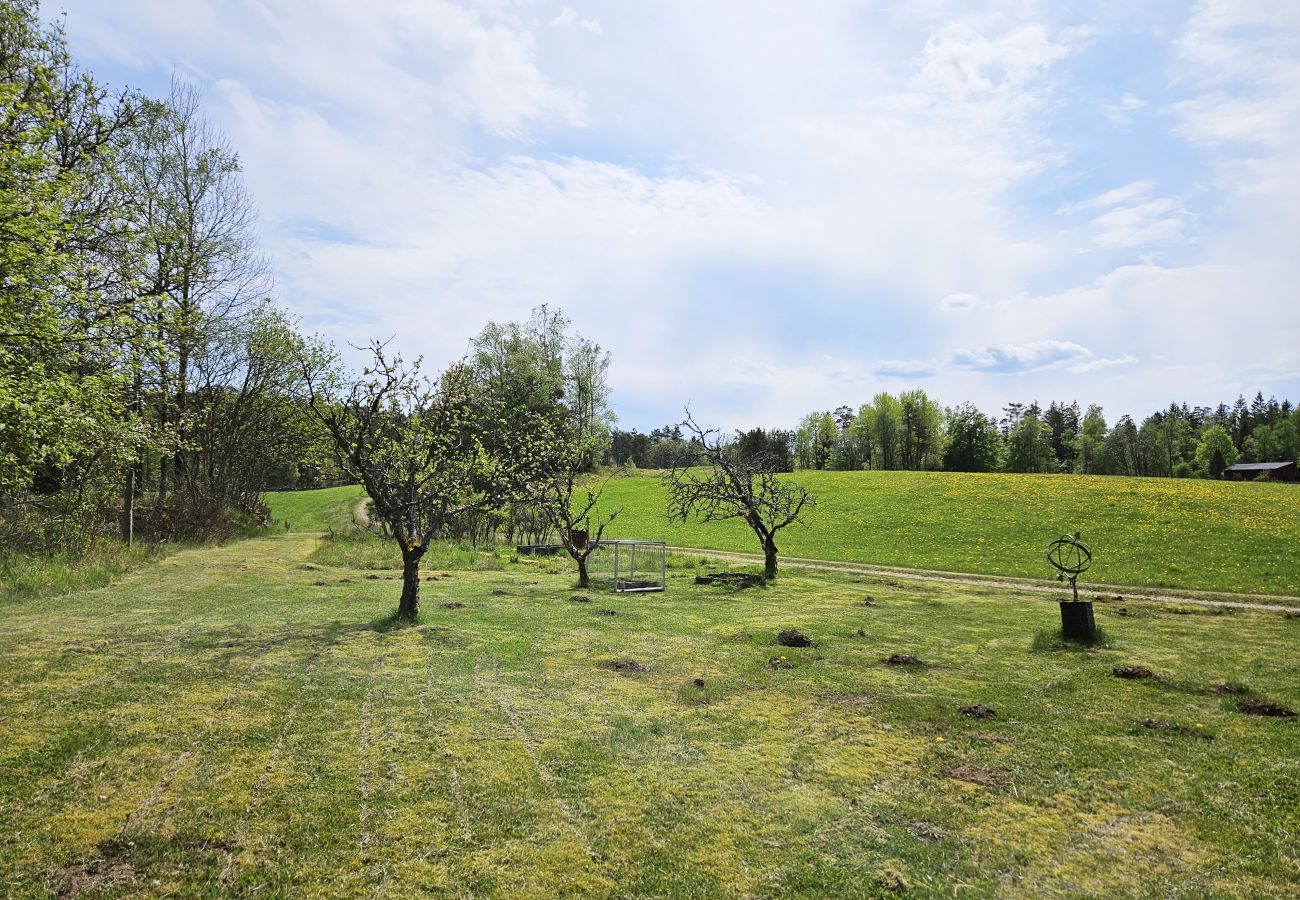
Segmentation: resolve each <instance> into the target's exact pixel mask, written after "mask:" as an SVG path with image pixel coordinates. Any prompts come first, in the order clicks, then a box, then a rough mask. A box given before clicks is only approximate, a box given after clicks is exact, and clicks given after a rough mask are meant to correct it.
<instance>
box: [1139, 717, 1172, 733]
mask: <svg viewBox="0 0 1300 900" xmlns="http://www.w3.org/2000/svg"><path fill="white" fill-rule="evenodd" d="M1142 726H1143V727H1144V728H1150V729H1151V730H1153V731H1163V730H1164V729H1166V728H1173V727H1174V726H1172V725H1170V724H1169V723H1168V722H1164V721H1162V720H1160V719H1147V720H1146V721H1145V722H1143V723H1142Z"/></svg>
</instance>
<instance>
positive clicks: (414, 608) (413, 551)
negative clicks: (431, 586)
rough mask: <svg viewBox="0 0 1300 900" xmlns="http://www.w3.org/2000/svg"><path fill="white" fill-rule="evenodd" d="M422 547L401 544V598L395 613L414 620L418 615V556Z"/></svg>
mask: <svg viewBox="0 0 1300 900" xmlns="http://www.w3.org/2000/svg"><path fill="white" fill-rule="evenodd" d="M422 556H424V547H422V546H415V547H410V546H408V545H406V544H403V545H402V599H401V600H400V601H399V602H398V604H397V615H398V616H399V617H401V618H403V619H407V620H408V621H411V622H414V621H415V619H416V617H417V616H419V615H420V557H422Z"/></svg>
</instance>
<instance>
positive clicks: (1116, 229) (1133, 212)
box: [1092, 198, 1188, 247]
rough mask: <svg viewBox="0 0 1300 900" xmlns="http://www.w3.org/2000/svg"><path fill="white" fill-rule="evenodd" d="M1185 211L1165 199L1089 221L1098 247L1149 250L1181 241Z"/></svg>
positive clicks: (1185, 217) (1185, 224) (1126, 207)
mask: <svg viewBox="0 0 1300 900" xmlns="http://www.w3.org/2000/svg"><path fill="white" fill-rule="evenodd" d="M1187 220H1188V215H1187V211H1186V210H1184V209H1183V208H1182V206H1180V205H1179V204H1178V203H1177V202H1176V201H1174V200H1170V199H1168V198H1161V199H1158V200H1151V201H1148V202H1146V203H1137V204H1134V205H1132V206H1119V207H1116V208H1115V209H1112V210H1110V211H1109V212H1106V213H1103V214H1102V215H1100V216H1097V217H1096V218H1095V219H1093V220H1092V224H1093V225H1095V226H1096V228H1097V234H1096V236H1095V237H1094V240H1095V241H1096V242H1097V244H1099V245H1100V246H1102V247H1149V246H1152V245H1155V244H1167V243H1171V242H1173V241H1177V240H1180V239H1182V238H1183V236H1184V232H1185V230H1186V227H1187Z"/></svg>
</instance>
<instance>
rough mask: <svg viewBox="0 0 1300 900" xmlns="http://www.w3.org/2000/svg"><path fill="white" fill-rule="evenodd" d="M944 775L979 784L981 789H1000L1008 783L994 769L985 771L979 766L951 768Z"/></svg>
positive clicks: (944, 770)
mask: <svg viewBox="0 0 1300 900" xmlns="http://www.w3.org/2000/svg"><path fill="white" fill-rule="evenodd" d="M942 774H943V775H944V776H946V777H948V778H955V779H957V780H958V781H965V782H967V783H968V784H978V785H980V786H981V787H999V786H1001V785H1004V784H1006V783H1007V779H1006V777H1005V776H1003V775H1000V774H998V773H997V772H994V771H993V770H992V769H983V768H980V767H979V766H965V765H962V766H949V767H948V768H946V769H943V770H942Z"/></svg>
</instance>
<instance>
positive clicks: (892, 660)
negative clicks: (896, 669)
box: [885, 653, 925, 666]
mask: <svg viewBox="0 0 1300 900" xmlns="http://www.w3.org/2000/svg"><path fill="white" fill-rule="evenodd" d="M885 665H887V666H923V665H925V661H924V660H922V659H921V658H920V657H919V656H913V655H912V654H910V653H891V654H890V655H889V656H887V657H885Z"/></svg>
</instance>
